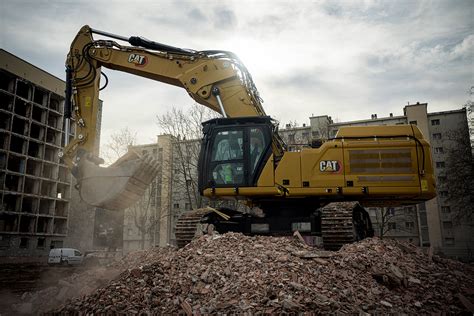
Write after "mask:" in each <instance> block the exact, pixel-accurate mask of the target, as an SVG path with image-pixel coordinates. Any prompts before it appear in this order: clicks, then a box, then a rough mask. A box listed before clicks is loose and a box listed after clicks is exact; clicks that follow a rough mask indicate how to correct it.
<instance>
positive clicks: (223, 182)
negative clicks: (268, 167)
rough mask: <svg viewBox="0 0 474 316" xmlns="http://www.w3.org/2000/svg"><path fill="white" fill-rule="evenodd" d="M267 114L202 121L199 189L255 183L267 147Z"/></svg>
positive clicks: (269, 133)
mask: <svg viewBox="0 0 474 316" xmlns="http://www.w3.org/2000/svg"><path fill="white" fill-rule="evenodd" d="M272 133H273V124H272V121H271V119H270V117H267V116H265V117H246V118H217V119H213V120H210V121H207V122H205V123H203V134H204V137H203V140H202V144H201V153H200V157H199V170H201V171H202V172H201V173H200V178H199V189H200V191H201V192H203V190H205V189H207V188H211V189H212V188H236V189H238V188H239V187H249V186H256V185H257V179H258V177H259V175H260V172H261V171H262V169H263V167H264V165H265V162H266V161H267V160H268V158H269V157H270V155H271V154H272V151H271V143H272Z"/></svg>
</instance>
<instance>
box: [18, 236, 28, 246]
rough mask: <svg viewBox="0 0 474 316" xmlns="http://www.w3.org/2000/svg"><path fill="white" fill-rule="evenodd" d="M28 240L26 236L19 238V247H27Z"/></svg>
mask: <svg viewBox="0 0 474 316" xmlns="http://www.w3.org/2000/svg"><path fill="white" fill-rule="evenodd" d="M28 241H29V240H28V238H26V237H22V238H20V248H28Z"/></svg>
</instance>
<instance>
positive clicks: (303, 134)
mask: <svg viewBox="0 0 474 316" xmlns="http://www.w3.org/2000/svg"><path fill="white" fill-rule="evenodd" d="M301 136H302V137H303V138H304V139H305V140H306V139H308V136H309V133H308V132H303V133H302V134H301Z"/></svg>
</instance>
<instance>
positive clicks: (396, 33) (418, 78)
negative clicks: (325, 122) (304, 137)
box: [0, 0, 474, 143]
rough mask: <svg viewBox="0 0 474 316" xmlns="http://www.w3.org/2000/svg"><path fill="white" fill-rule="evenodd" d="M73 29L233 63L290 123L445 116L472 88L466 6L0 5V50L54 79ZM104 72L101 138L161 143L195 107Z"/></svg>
mask: <svg viewBox="0 0 474 316" xmlns="http://www.w3.org/2000/svg"><path fill="white" fill-rule="evenodd" d="M83 24H89V25H91V26H92V27H94V28H97V29H101V30H104V31H108V32H111V33H115V34H119V35H123V36H131V35H139V36H144V37H146V38H149V39H151V40H154V41H157V42H161V43H165V44H169V45H173V46H178V47H185V48H192V49H196V50H207V49H222V50H231V51H234V52H236V53H237V54H238V55H239V57H241V59H242V60H243V61H244V62H245V64H246V65H247V67H248V69H249V70H250V72H251V74H252V76H253V78H254V81H255V83H256V85H257V87H258V88H259V90H260V94H261V96H262V98H263V99H264V100H265V103H264V107H265V110H266V112H267V113H268V114H270V115H272V116H275V117H280V118H284V119H285V120H288V121H290V120H291V121H295V120H296V121H298V122H305V121H306V122H307V121H308V116H310V115H311V114H315V115H316V114H318V115H323V114H327V115H330V116H332V117H333V118H334V117H338V118H339V119H340V120H341V121H346V120H353V119H363V118H369V117H370V114H371V113H379V115H382V116H383V113H386V114H388V113H389V112H393V113H394V114H397V113H398V114H401V111H402V106H403V105H404V104H406V102H407V101H410V102H416V101H420V102H428V103H429V108H428V110H429V111H440V110H449V109H455V108H459V107H460V105H461V104H463V102H464V100H465V98H466V93H465V91H466V89H467V87H469V86H471V85H472V84H473V82H472V80H473V78H472V65H473V56H472V54H473V50H474V33H473V29H474V25H473V20H472V1H471V0H465V1H461V0H458V1H455V2H450V1H425V0H420V1H401V2H399V1H398V2H392V1H376V0H374V1H344V0H339V1H334V0H328V1H317V2H309V1H300V2H298V3H293V2H286V1H271V2H270V1H239V2H237V1H231V0H226V1H219V2H217V1H216V2H214V1H210V2H202V1H191V0H186V1H184V0H180V1H163V0H159V1H154V2H151V1H137V2H134V3H130V2H122V1H98V2H94V3H91V2H87V1H76V2H73V3H71V2H60V1H56V2H54V1H53V2H46V1H34V2H32V1H22V0H19V1H0V27H1V28H2V34H1V35H0V45H1V46H2V48H4V49H6V50H8V51H10V52H12V53H14V54H16V55H18V56H19V57H21V58H23V59H26V60H28V61H29V62H31V63H33V64H35V65H37V66H38V67H40V68H43V69H45V70H47V71H49V72H51V73H53V74H54V75H56V76H58V77H64V75H63V73H64V72H63V71H64V60H65V57H66V54H67V52H68V50H69V45H70V43H71V41H72V39H73V38H74V36H75V34H76V33H77V31H78V30H79V28H80V27H81V26H82V25H83ZM122 44H125V43H122ZM105 71H106V72H107V73H108V75H109V77H110V79H111V83H110V85H109V87H108V88H107V89H106V90H105V91H103V92H102V93H101V98H103V99H104V102H105V103H104V106H105V108H104V121H103V127H104V131H105V132H104V133H103V134H104V135H107V134H110V133H109V132H110V131H113V130H114V129H120V128H121V127H125V126H129V127H130V129H132V130H136V131H138V132H139V133H138V134H139V138H140V137H142V138H141V139H143V141H147V142H148V141H149V140H150V137H151V138H153V139H154V137H155V134H157V133H159V130H158V129H157V128H156V125H155V120H154V116H155V115H157V114H162V113H164V112H166V111H167V110H168V109H170V107H171V106H177V107H183V108H185V107H187V106H188V105H189V104H192V103H193V100H192V99H191V98H189V97H188V96H187V95H186V92H185V91H184V90H183V89H179V88H176V87H170V86H167V85H164V84H161V83H157V82H152V81H149V80H146V79H143V78H139V77H133V76H131V75H128V74H123V73H119V72H114V71H110V70H105ZM283 123H285V122H283ZM152 131H156V132H152ZM140 135H142V136H140ZM148 135H149V136H148ZM106 141H107V138H106V137H105V138H104V140H103V143H104V142H106Z"/></svg>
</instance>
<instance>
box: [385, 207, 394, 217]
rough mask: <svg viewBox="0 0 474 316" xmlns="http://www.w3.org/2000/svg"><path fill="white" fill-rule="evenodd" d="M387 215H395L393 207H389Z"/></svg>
mask: <svg viewBox="0 0 474 316" xmlns="http://www.w3.org/2000/svg"><path fill="white" fill-rule="evenodd" d="M387 215H392V216H393V215H395V209H394V208H393V207H389V208H388V209H387Z"/></svg>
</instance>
